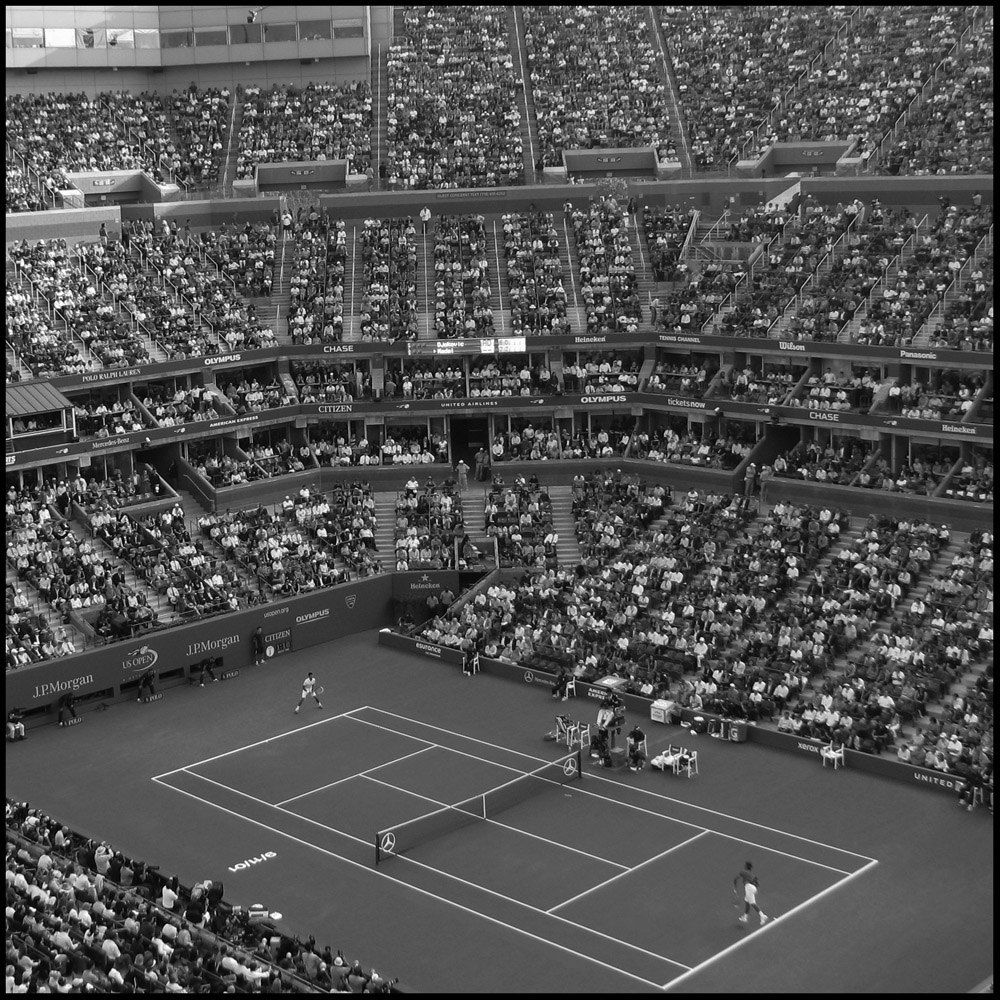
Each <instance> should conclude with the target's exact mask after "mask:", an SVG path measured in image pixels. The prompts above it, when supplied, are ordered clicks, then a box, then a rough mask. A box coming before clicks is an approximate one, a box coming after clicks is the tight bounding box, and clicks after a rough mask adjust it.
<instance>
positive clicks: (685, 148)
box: [647, 5, 694, 180]
mask: <svg viewBox="0 0 1000 1000" xmlns="http://www.w3.org/2000/svg"><path fill="white" fill-rule="evenodd" d="M647 17H648V18H649V26H650V30H651V32H652V37H653V38H654V39H655V41H654V45H653V47H654V48H655V49H656V51H657V53H658V54H659V57H660V58H659V59H657V60H656V71H657V74H658V75H659V77H660V79H661V80H662V81H663V84H664V86H665V87H666V88H667V109H668V111H669V113H670V138H671V139H672V140H673V143H674V148H675V149H676V150H677V159H678V160H680V164H681V179H682V180H684V179H688V178H690V177H693V176H694V160H693V159H692V157H691V144H690V143H689V142H688V136H687V123H686V122H685V120H684V113H683V111H682V110H681V104H680V101H679V100H678V95H679V93H680V90H679V88H678V86H677V77H676V76H675V74H674V67H673V60H672V59H671V58H670V50H669V48H668V47H667V40H666V38H665V37H664V34H663V26H662V25H661V24H660V19H659V18H658V17H657V16H656V7H655V6H652V5H651V6H650V7H649V8H648V10H647Z"/></svg>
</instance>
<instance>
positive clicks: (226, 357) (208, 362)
mask: <svg viewBox="0 0 1000 1000" xmlns="http://www.w3.org/2000/svg"><path fill="white" fill-rule="evenodd" d="M242 358H243V355H242V354H220V355H218V356H217V357H214V358H203V359H202V363H203V364H204V365H205V367H206V368H211V367H212V365H224V364H226V363H227V362H229V361H240V360H242Z"/></svg>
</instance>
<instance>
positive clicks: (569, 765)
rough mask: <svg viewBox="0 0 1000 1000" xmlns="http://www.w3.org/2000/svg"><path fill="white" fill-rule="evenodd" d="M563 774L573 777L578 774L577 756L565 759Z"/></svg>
mask: <svg viewBox="0 0 1000 1000" xmlns="http://www.w3.org/2000/svg"><path fill="white" fill-rule="evenodd" d="M563 774H565V775H566V776H567V777H572V776H573V775H574V774H576V758H575V757H570V758H569V759H568V760H565V761H563Z"/></svg>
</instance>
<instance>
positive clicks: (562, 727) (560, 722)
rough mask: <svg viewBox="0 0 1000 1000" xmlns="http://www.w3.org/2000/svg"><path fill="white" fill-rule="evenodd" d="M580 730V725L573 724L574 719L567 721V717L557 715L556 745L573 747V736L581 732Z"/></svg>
mask: <svg viewBox="0 0 1000 1000" xmlns="http://www.w3.org/2000/svg"><path fill="white" fill-rule="evenodd" d="M579 728H580V726H579V724H578V723H576V722H573V721H572V719H567V718H566V717H565V716H562V715H557V716H556V729H555V740H556V743H565V744H566V746H568V747H569V746H572V745H573V735H574V733H575V732H577V731H578V730H579Z"/></svg>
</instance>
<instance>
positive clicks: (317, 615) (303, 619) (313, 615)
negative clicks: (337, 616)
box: [295, 608, 330, 625]
mask: <svg viewBox="0 0 1000 1000" xmlns="http://www.w3.org/2000/svg"><path fill="white" fill-rule="evenodd" d="M329 614H330V609H329V608H321V609H320V610H319V611H310V612H309V614H307V615H299V616H298V618H296V619H295V624H296V625H308V624H309V622H315V621H319V620H320V619H321V618H326V617H327V616H328V615H329Z"/></svg>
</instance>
